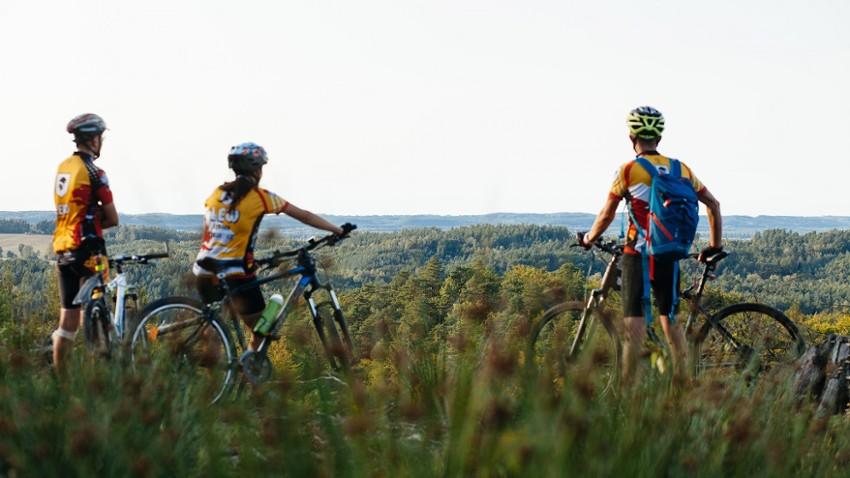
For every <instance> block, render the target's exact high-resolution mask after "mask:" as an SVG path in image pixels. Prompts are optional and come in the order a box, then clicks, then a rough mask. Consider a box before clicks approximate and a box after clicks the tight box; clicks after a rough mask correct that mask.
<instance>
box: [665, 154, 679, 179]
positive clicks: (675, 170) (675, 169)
mask: <svg viewBox="0 0 850 478" xmlns="http://www.w3.org/2000/svg"><path fill="white" fill-rule="evenodd" d="M667 159H669V160H670V175H671V176H673V177H674V178H681V177H682V164H681V163H680V162H679V160H678V159H673V158H667Z"/></svg>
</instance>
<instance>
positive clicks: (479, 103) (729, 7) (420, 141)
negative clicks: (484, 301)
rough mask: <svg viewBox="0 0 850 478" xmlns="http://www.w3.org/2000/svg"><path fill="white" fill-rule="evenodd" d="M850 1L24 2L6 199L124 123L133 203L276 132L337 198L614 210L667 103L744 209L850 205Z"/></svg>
mask: <svg viewBox="0 0 850 478" xmlns="http://www.w3.org/2000/svg"><path fill="white" fill-rule="evenodd" d="M848 25H850V1H847V0H808V1H786V0H770V1H743V0H736V1H728V0H719V1H714V2H683V1H661V0H658V1H642V2H641V1H634V0H616V1H598V2H588V1H565V0H562V1H554V0H551V1H538V0H523V1H520V0H513V1H507V0H478V1H465V0H437V1H435V0H429V1H407V0H369V1H356V0H314V1H309V0H301V1H290V0H278V1H272V0H264V1H258V0H239V1H235V0H229V1H224V0H146V1H144V2H125V1H115V0H27V1H14V0H0V68H2V70H0V136H2V138H3V144H4V152H3V156H4V159H3V160H4V162H5V163H6V166H5V171H6V173H5V174H4V175H3V179H2V190H3V204H2V206H0V210H51V209H53V199H52V188H53V184H54V175H55V170H56V166H57V165H58V164H59V162H60V161H61V160H63V159H65V158H66V157H67V156H69V155H70V153H72V152H73V149H74V148H73V144H72V143H71V137H70V135H68V134H67V133H65V125H66V123H67V122H68V120H70V119H71V118H72V117H74V116H76V115H77V114H80V113H84V112H94V113H97V114H99V115H101V116H102V117H103V118H104V119H105V120H106V122H107V124H108V125H109V128H110V131H108V132H107V137H106V141H105V146H104V149H103V152H102V157H101V158H100V159H99V160H98V161H97V164H98V165H99V166H100V167H102V168H103V169H105V170H106V172H107V174H108V176H109V179H110V183H111V185H112V189H113V193H114V196H115V203H116V206H117V208H118V210H119V212H124V213H145V212H171V213H198V214H200V213H201V212H202V210H203V202H204V200H205V199H206V197H207V196H208V195H209V194H210V192H211V191H212V189H213V188H214V187H215V186H217V185H218V184H220V183H221V182H223V181H224V180H229V179H230V178H231V177H232V173H231V172H230V171H229V170H228V169H227V152H228V150H229V148H230V147H231V146H233V145H235V144H237V143H241V142H244V141H254V142H257V143H259V144H261V145H263V146H264V147H265V148H266V150H267V151H268V153H269V157H270V161H269V164H268V165H267V166H266V168H265V172H264V177H263V183H262V184H263V186H265V187H266V188H268V189H270V190H272V191H274V192H276V193H278V194H280V195H281V196H283V197H284V198H286V199H288V200H290V201H291V202H292V203H294V204H296V205H298V206H299V207H302V208H306V209H309V210H311V211H314V212H317V213H327V214H340V215H371V214H445V215H461V214H484V213H491V212H524V213H548V212H591V213H596V212H597V211H598V210H599V208H600V207H601V206H602V204H603V203H604V201H605V198H606V196H607V191H608V188H609V187H610V183H611V180H612V178H613V174H614V171H615V170H616V168H617V166H618V165H619V164H620V163H621V162H624V161H626V160H629V159H630V158H631V157H633V153H632V151H631V145H630V143H629V141H628V137H627V130H626V126H625V122H624V121H625V116H626V114H627V113H628V111H629V110H630V109H632V108H633V107H635V106H638V105H643V104H648V105H652V106H655V107H656V108H658V109H659V110H661V111H662V112H663V113H664V115H665V117H666V118H667V130H666V133H665V137H664V140H663V142H662V143H661V147H660V151H661V152H662V153H664V154H667V155H670V156H673V157H677V158H680V159H681V160H683V161H684V162H686V163H687V164H688V165H690V166H691V167H692V168H693V170H694V171H695V173H696V174H697V176H698V177H699V178H700V179H701V180H702V181H703V182H704V183H705V184H706V185H707V186H708V187H709V189H710V190H711V191H712V192H713V193H714V195H715V196H716V197H717V198H718V199H719V200H720V201H721V204H722V211H723V213H724V214H743V215H801V216H818V215H850V201H848V200H847V199H846V195H847V194H846V190H847V187H848V186H847V185H848V184H850V179H848V178H850V153H848V150H847V144H846V143H847V138H848V135H850V28H848Z"/></svg>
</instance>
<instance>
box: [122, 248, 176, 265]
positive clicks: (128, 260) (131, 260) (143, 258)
mask: <svg viewBox="0 0 850 478" xmlns="http://www.w3.org/2000/svg"><path fill="white" fill-rule="evenodd" d="M170 256H171V248H170V247H168V243H167V242H166V243H165V252H154V253H151V254H131V255H129V256H125V255H124V254H121V255H120V256H115V257H110V258H109V265H110V266H116V265H122V264H147V263H148V261H150V260H151V259H165V258H167V257H170Z"/></svg>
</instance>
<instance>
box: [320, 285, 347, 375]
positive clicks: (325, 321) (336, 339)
mask: <svg viewBox="0 0 850 478" xmlns="http://www.w3.org/2000/svg"><path fill="white" fill-rule="evenodd" d="M334 310H335V309H334V307H333V304H331V303H330V302H322V303H319V304H317V305H316V317H314V318H313V325H315V326H316V332H318V334H319V339H320V340H321V341H322V346H323V347H324V349H325V355H326V356H327V358H328V361H329V362H330V364H331V367H333V369H334V370H336V371H343V372H345V373H348V372H349V371H350V369H351V360H352V351H351V349H350V348H349V343H350V341H351V339H350V338H348V337H346V341H345V342H343V340H342V338H341V337H340V335H339V331H337V328H336V323H335V322H334Z"/></svg>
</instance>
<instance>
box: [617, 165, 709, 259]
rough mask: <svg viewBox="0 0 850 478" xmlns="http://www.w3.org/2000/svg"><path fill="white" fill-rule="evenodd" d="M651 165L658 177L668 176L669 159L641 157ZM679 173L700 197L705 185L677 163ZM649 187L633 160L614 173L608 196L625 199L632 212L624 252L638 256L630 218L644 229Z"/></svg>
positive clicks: (649, 178) (645, 175)
mask: <svg viewBox="0 0 850 478" xmlns="http://www.w3.org/2000/svg"><path fill="white" fill-rule="evenodd" d="M644 157H645V158H646V159H647V160H648V161H649V162H650V163H652V164H653V165H655V167H656V169H658V172H659V173H660V174H667V172H669V170H670V158H668V157H666V156H662V155H660V154H647V155H646V156H644ZM679 164H680V165H681V170H682V177H683V178H688V179H690V180H691V183H692V184H693V185H694V190H695V191H696V192H697V193H698V194H699V193H700V192H701V191H702V190H703V189H705V186H703V184H702V182H700V180H699V179H697V177H696V176H694V173H693V172H692V171H691V168H689V167H688V166H687V165H686V164H685V163H683V162H681V161H679ZM651 187H652V176H650V175H649V173H648V172H646V170H644V169H643V168H642V167H641V165H640V164H639V163H637V162H636V161H629V162H627V163H625V164H623V165H622V166H620V169H618V170H617V175H616V177H615V178H614V184H613V185H612V186H611V191H610V192H609V193H608V197H610V198H613V199H618V200H619V199H624V198H625V199H626V200H627V201H628V202H629V204H628V207H629V208H630V210H631V211H632V214H630V215H629V231H628V233H627V234H626V252H627V253H630V254H637V248H638V246H639V245H640V244H639V243H640V241H642V240H643V239H642V238H641V237H640V235H639V234H638V231H637V228H636V227H635V225H634V224H633V223H632V215H634V218H635V219H636V220H637V221H638V222H639V223H640V224H641V227H642V228H643V229H644V230H646V228H647V226H648V224H647V221H648V217H649V193H650V189H651Z"/></svg>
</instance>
